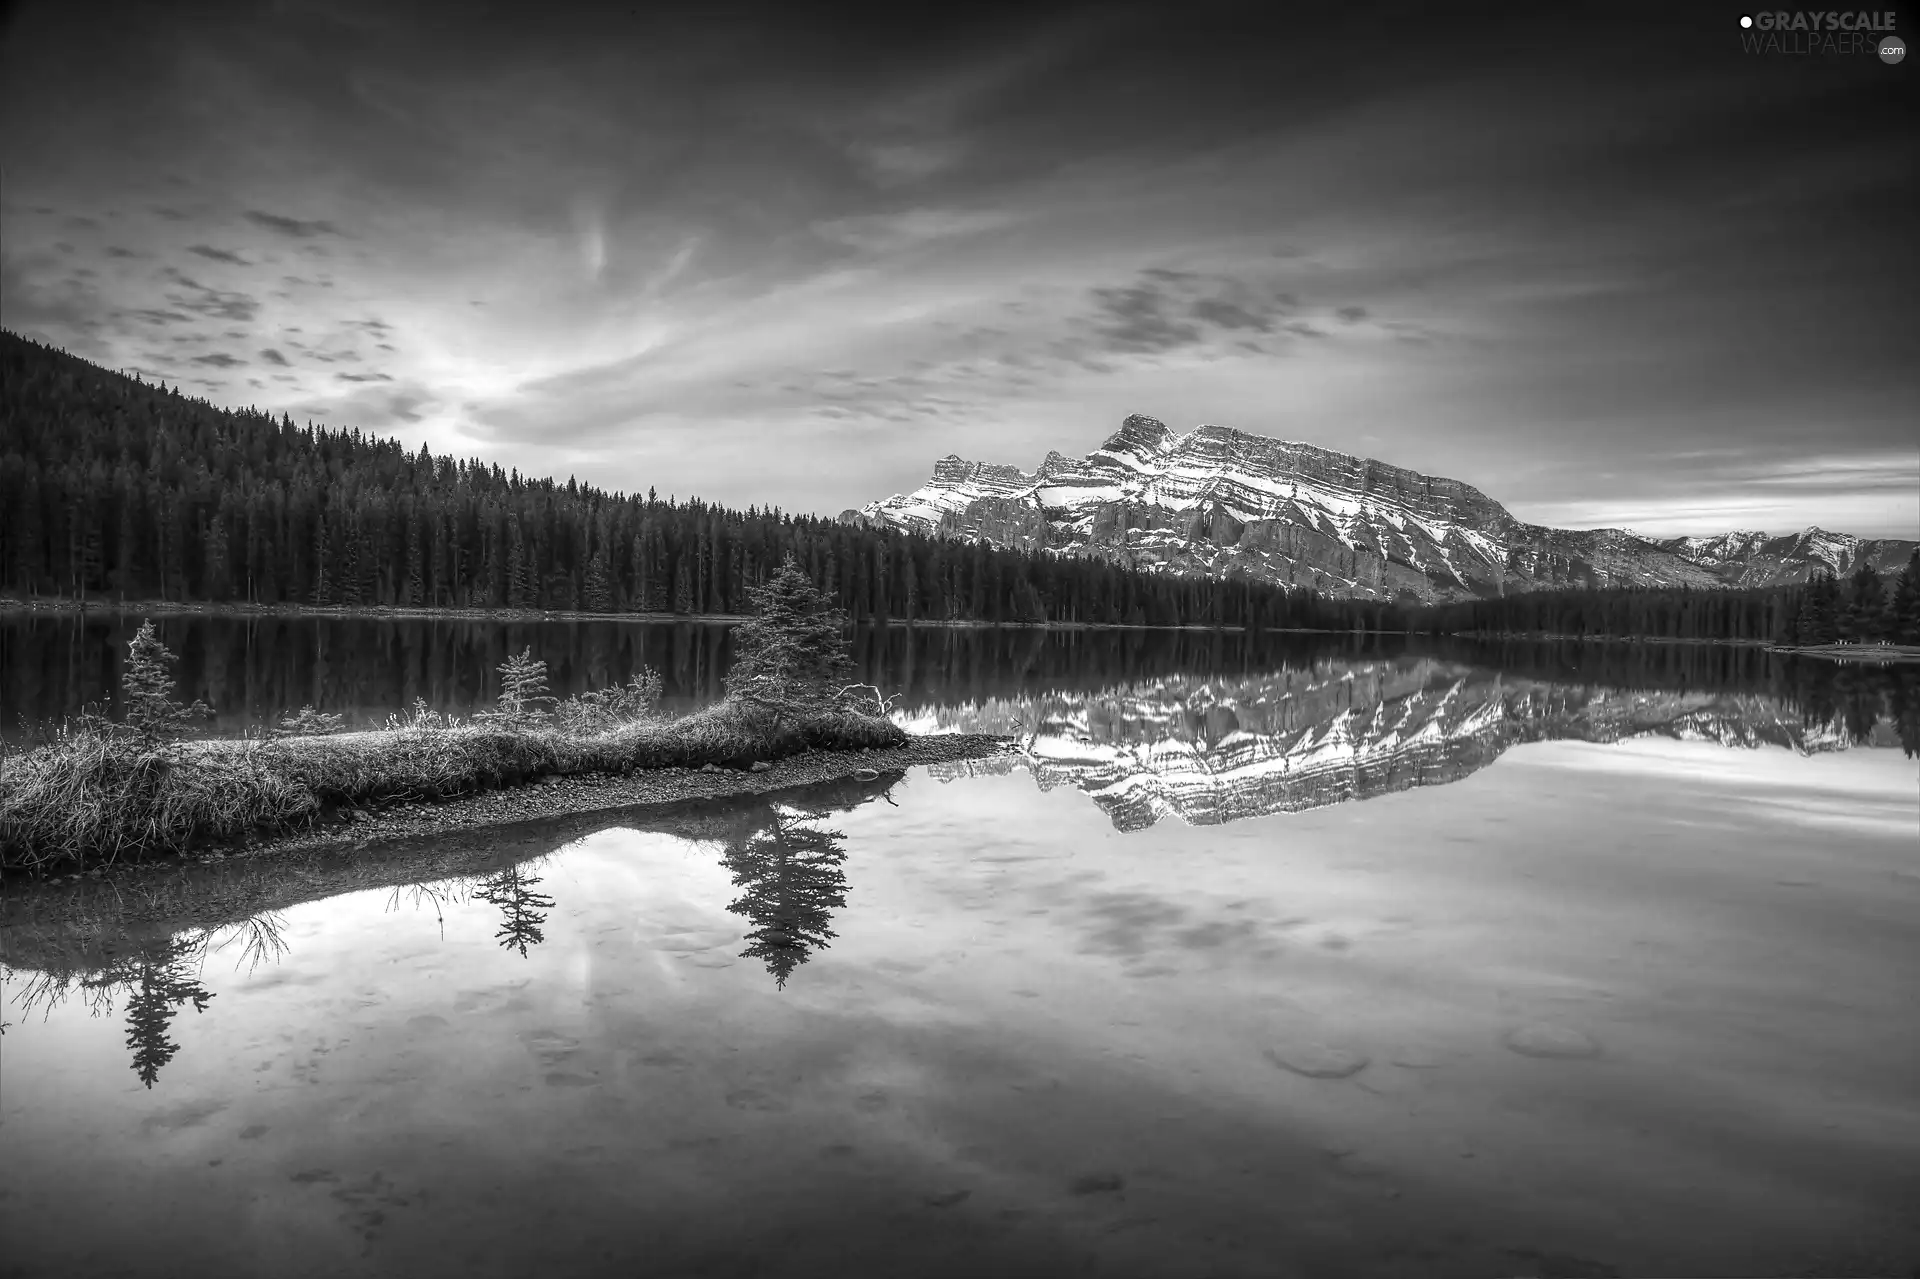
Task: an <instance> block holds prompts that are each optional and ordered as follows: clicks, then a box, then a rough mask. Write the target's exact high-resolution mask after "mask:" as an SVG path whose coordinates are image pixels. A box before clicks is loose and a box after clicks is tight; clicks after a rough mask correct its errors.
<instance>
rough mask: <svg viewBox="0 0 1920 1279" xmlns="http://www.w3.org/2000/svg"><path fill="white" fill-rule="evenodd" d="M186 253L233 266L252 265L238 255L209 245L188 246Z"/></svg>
mask: <svg viewBox="0 0 1920 1279" xmlns="http://www.w3.org/2000/svg"><path fill="white" fill-rule="evenodd" d="M187 252H189V253H195V254H198V255H199V256H201V257H203V258H206V259H208V260H209V261H213V262H230V263H232V264H233V265H234V266H252V265H253V263H251V262H249V261H247V260H246V259H245V258H243V257H241V256H240V255H239V254H238V253H234V252H231V251H229V250H227V249H216V248H214V247H213V246H212V245H209V244H190V245H188V246H187Z"/></svg>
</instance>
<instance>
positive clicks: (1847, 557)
mask: <svg viewBox="0 0 1920 1279" xmlns="http://www.w3.org/2000/svg"><path fill="white" fill-rule="evenodd" d="M1653 544H1654V545H1655V546H1658V547H1660V548H1661V549H1662V550H1666V551H1671V552H1673V553H1674V554H1675V555H1678V556H1680V557H1681V558H1682V559H1684V560H1689V561H1691V562H1692V563H1695V564H1698V565H1700V566H1701V567H1702V568H1705V569H1710V570H1711V571H1712V572H1713V573H1714V574H1715V575H1716V576H1717V577H1719V578H1720V580H1721V581H1722V582H1724V583H1726V584H1727V585H1728V586H1777V585H1779V584H1781V583H1783V582H1804V581H1806V580H1807V579H1808V578H1810V577H1812V576H1813V575H1814V574H1815V573H1816V572H1819V573H1831V574H1833V575H1834V576H1836V577H1845V576H1847V575H1848V574H1850V573H1852V572H1853V571H1854V570H1855V569H1857V568H1859V567H1860V562H1861V561H1862V560H1865V561H1867V562H1868V563H1870V564H1872V565H1873V566H1874V568H1876V569H1878V570H1879V571H1880V572H1882V573H1891V572H1898V571H1899V569H1900V568H1901V566H1902V565H1904V564H1905V563H1906V562H1907V557H1908V556H1909V555H1912V554H1913V548H1914V543H1912V542H1901V541H1894V540H1891V539H1884V538H1862V537H1855V536H1853V535H1852V534H1851V533H1829V532H1827V531H1826V530H1825V529H1823V528H1809V529H1803V530H1801V531H1800V532H1798V533H1788V534H1786V535H1785V536H1783V537H1772V536H1769V535H1768V534H1766V533H1722V534H1720V535H1719V536H1718V537H1669V538H1662V539H1661V540H1659V541H1656V542H1654V543H1653Z"/></svg>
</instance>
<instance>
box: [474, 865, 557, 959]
mask: <svg viewBox="0 0 1920 1279" xmlns="http://www.w3.org/2000/svg"><path fill="white" fill-rule="evenodd" d="M539 884H540V877H539V876H537V875H534V874H530V873H529V872H528V870H527V866H526V863H521V864H519V865H516V866H509V867H507V868H506V869H505V870H501V871H496V872H495V873H493V874H491V875H488V876H487V877H486V878H485V879H483V880H481V881H480V882H479V883H478V884H476V885H475V886H474V890H473V895H474V896H475V897H477V898H479V899H480V900H481V901H483V902H487V903H490V904H491V905H494V906H497V907H499V908H500V914H501V916H502V917H503V921H504V922H502V924H501V925H500V931H498V932H496V933H495V934H494V936H495V937H496V938H498V939H499V941H500V944H501V945H502V946H504V947H506V948H507V949H508V950H517V951H519V952H520V957H521V958H522V959H525V958H526V957H527V947H529V946H538V945H539V944H540V943H541V942H543V941H545V940H546V939H547V935H546V933H545V932H544V931H542V929H541V925H543V924H545V923H546V922H547V912H548V911H550V910H552V909H553V898H551V897H548V896H546V895H545V894H544V893H536V892H534V891H533V890H534V889H535V888H536V887H538V886H539Z"/></svg>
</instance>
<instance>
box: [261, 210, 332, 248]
mask: <svg viewBox="0 0 1920 1279" xmlns="http://www.w3.org/2000/svg"><path fill="white" fill-rule="evenodd" d="M246 219H247V221H249V222H251V223H253V224H254V225H255V226H261V227H265V228H266V229H267V230H269V231H274V232H277V233H279V234H280V235H286V236H292V237H293V238H294V239H296V240H311V239H313V238H315V237H316V236H322V235H339V234H340V228H338V227H336V226H335V225H334V224H333V223H331V222H325V221H313V222H306V221H302V220H301V219H299V218H289V217H283V216H282V215H280V214H278V213H266V212H263V211H261V210H259V209H248V210H247V212H246Z"/></svg>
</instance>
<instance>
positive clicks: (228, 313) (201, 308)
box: [161, 267, 260, 322]
mask: <svg viewBox="0 0 1920 1279" xmlns="http://www.w3.org/2000/svg"><path fill="white" fill-rule="evenodd" d="M161 274H162V275H163V276H164V277H165V278H167V279H169V280H171V281H173V282H174V283H175V284H177V285H179V286H180V287H181V288H183V289H185V290H187V292H185V293H179V292H173V293H168V294H167V295H166V298H167V301H169V302H171V303H173V305H175V306H176V307H179V308H180V309H181V310H183V311H191V312H193V313H194V314H195V315H204V316H209V317H212V318H215V319H221V320H237V321H241V322H246V321H250V320H252V319H253V317H254V316H255V315H257V314H259V311H260V300H259V299H258V298H255V297H252V296H251V295H249V294H246V293H240V292H236V291H232V290H227V289H215V288H209V287H208V286H207V285H204V284H201V283H200V282H199V281H198V280H195V279H194V278H193V277H191V276H189V275H185V274H183V273H182V272H180V271H177V270H175V269H173V268H172V267H168V268H166V269H165V270H164V271H162V272H161Z"/></svg>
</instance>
